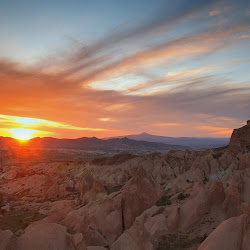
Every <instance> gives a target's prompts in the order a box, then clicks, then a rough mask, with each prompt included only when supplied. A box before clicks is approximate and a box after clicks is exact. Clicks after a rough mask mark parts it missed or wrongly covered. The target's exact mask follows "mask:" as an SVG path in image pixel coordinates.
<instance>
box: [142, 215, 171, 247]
mask: <svg viewBox="0 0 250 250" xmlns="http://www.w3.org/2000/svg"><path fill="white" fill-rule="evenodd" d="M144 227H145V229H146V231H147V232H148V233H149V235H150V241H151V242H152V244H153V245H154V247H155V248H156V247H157V246H158V242H159V240H160V239H161V238H162V237H163V236H164V235H166V234H167V232H168V227H167V219H166V216H165V215H164V214H158V215H155V216H153V217H151V218H149V219H148V221H147V222H146V223H145V224H144Z"/></svg>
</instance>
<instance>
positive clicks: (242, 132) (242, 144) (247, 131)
mask: <svg viewBox="0 0 250 250" xmlns="http://www.w3.org/2000/svg"><path fill="white" fill-rule="evenodd" d="M229 147H230V148H232V149H237V150H239V149H242V148H246V147H250V121H247V124H246V125H245V126H243V127H241V128H238V129H234V131H233V134H232V136H231V139H230V142H229Z"/></svg>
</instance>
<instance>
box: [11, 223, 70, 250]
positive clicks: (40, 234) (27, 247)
mask: <svg viewBox="0 0 250 250" xmlns="http://www.w3.org/2000/svg"><path fill="white" fill-rule="evenodd" d="M15 249H16V250H34V249H36V250H44V249H46V250H53V249H60V250H64V249H65V250H69V249H72V250H73V249H74V246H73V243H72V242H71V241H70V239H69V237H68V236H67V230H66V227H64V226H62V225H59V224H54V223H44V224H38V225H35V226H31V227H30V226H29V227H28V228H26V230H25V233H24V234H23V235H22V236H21V237H20V238H18V240H17V243H16V247H15Z"/></svg>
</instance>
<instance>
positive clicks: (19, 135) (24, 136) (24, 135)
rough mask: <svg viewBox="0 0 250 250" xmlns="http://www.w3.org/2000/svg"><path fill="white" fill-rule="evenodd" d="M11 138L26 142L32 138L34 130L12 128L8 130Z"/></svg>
mask: <svg viewBox="0 0 250 250" xmlns="http://www.w3.org/2000/svg"><path fill="white" fill-rule="evenodd" d="M10 132H11V134H12V137H13V138H14V139H18V140H21V141H27V140H30V139H31V138H33V137H34V136H35V134H36V130H33V129H26V128H12V129H10Z"/></svg>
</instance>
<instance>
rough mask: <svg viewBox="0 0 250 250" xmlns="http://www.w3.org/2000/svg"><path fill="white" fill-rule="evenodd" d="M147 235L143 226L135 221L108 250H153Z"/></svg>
mask: <svg viewBox="0 0 250 250" xmlns="http://www.w3.org/2000/svg"><path fill="white" fill-rule="evenodd" d="M153 249H154V247H153V245H152V243H151V242H150V240H149V234H148V233H147V231H146V230H145V228H144V226H143V225H142V224H141V223H139V222H138V221H135V223H134V224H133V226H132V227H130V228H129V229H128V230H126V231H125V232H124V233H123V234H122V235H121V236H120V237H119V239H118V240H117V241H116V242H115V243H114V244H113V245H112V246H111V248H110V250H153Z"/></svg>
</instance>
